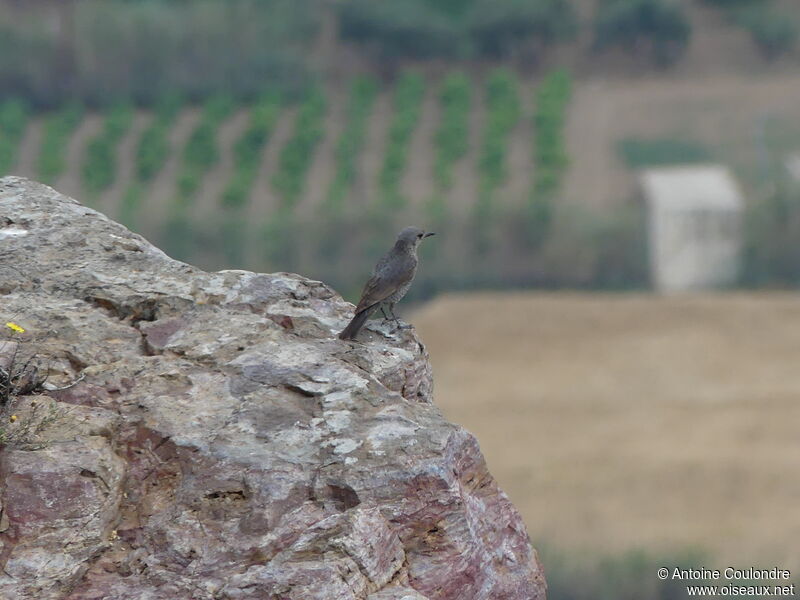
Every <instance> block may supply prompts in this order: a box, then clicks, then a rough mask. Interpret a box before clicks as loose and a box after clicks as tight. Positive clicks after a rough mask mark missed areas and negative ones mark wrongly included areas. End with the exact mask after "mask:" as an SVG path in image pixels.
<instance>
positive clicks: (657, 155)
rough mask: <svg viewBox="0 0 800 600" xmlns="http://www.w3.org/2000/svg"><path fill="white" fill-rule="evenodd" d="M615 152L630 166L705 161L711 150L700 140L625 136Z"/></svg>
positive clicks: (708, 157)
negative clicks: (647, 138)
mask: <svg viewBox="0 0 800 600" xmlns="http://www.w3.org/2000/svg"><path fill="white" fill-rule="evenodd" d="M617 152H618V153H619V155H620V156H621V157H622V159H623V160H624V161H625V164H627V165H628V166H629V167H631V168H639V167H649V166H658V165H676V164H691V163H700V162H706V161H708V160H710V159H711V158H712V155H711V151H710V150H709V149H708V148H707V147H706V146H704V145H703V144H701V143H700V142H696V141H692V140H681V139H675V138H654V139H649V140H645V139H641V138H625V139H623V140H620V141H619V142H618V143H617Z"/></svg>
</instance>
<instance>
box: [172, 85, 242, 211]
mask: <svg viewBox="0 0 800 600" xmlns="http://www.w3.org/2000/svg"><path fill="white" fill-rule="evenodd" d="M235 108H236V103H235V102H234V100H233V98H231V97H230V96H227V95H216V96H212V97H211V98H209V99H208V100H207V101H206V103H205V104H204V105H203V112H202V115H201V116H200V122H199V123H198V124H197V126H196V127H195V128H194V131H192V133H191V135H190V136H189V141H188V142H186V146H185V147H184V149H183V165H182V167H181V171H180V174H179V175H178V192H179V195H180V198H181V200H182V201H184V202H188V201H189V200H190V199H191V198H192V196H194V194H195V192H196V191H197V188H199V187H200V183H201V182H202V180H203V176H204V175H205V174H206V173H207V172H208V170H209V169H211V168H212V167H213V166H214V165H216V164H217V162H218V161H219V148H218V147H217V130H218V129H219V126H220V125H221V124H222V122H223V121H224V120H225V119H226V118H227V117H229V116H230V115H231V113H233V111H234V109H235Z"/></svg>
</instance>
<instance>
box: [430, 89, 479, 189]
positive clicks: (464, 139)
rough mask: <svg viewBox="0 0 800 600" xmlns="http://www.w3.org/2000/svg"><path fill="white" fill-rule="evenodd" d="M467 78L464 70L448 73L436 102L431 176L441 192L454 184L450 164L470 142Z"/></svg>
mask: <svg viewBox="0 0 800 600" xmlns="http://www.w3.org/2000/svg"><path fill="white" fill-rule="evenodd" d="M470 87H471V86H470V80H469V77H467V76H466V75H464V74H463V73H453V74H451V75H448V76H447V78H446V79H445V80H444V83H442V89H441V92H440V93H439V103H440V105H441V107H442V116H441V121H440V123H439V128H438V129H437V130H436V138H435V142H436V162H435V163H434V177H435V179H436V183H437V185H438V186H439V188H440V190H441V191H444V190H447V189H449V188H450V186H451V185H452V183H453V165H454V164H455V162H456V161H457V160H458V159H460V158H461V157H463V156H464V155H465V154H466V153H467V148H468V145H469V107H470Z"/></svg>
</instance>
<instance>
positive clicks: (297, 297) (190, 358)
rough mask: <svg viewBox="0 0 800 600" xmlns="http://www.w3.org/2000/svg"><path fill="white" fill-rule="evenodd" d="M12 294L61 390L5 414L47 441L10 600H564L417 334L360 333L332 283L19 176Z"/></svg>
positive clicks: (3, 468) (6, 533)
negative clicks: (171, 249)
mask: <svg viewBox="0 0 800 600" xmlns="http://www.w3.org/2000/svg"><path fill="white" fill-rule="evenodd" d="M0 299H1V300H2V315H0V317H2V319H3V322H5V321H6V320H13V321H15V322H16V323H18V324H19V325H21V326H22V327H24V328H25V329H26V332H25V333H23V334H17V335H15V337H16V341H17V342H18V343H19V348H20V352H21V355H24V354H25V353H26V352H27V353H28V354H30V353H32V352H35V353H36V354H37V355H38V356H39V357H41V359H42V360H43V361H46V362H49V371H50V379H49V381H48V382H47V383H46V385H45V387H46V388H47V387H48V386H49V388H50V390H51V391H49V392H44V393H42V394H39V395H27V396H24V397H20V398H18V399H17V401H16V403H15V405H14V407H13V410H14V412H15V413H16V415H17V416H18V420H17V421H16V422H14V423H9V419H8V417H9V413H8V408H9V407H6V411H5V417H4V418H5V419H6V425H5V427H6V428H7V429H9V430H12V429H13V428H14V427H18V426H19V424H20V423H27V426H29V427H31V432H32V433H31V437H30V439H29V442H31V443H27V444H16V445H7V446H6V447H5V448H4V449H3V450H2V453H0V477H2V480H0V486H2V487H1V488H0V500H2V511H3V512H2V519H0V529H2V533H0V567H2V568H1V569H0V597H3V598H9V599H11V598H13V599H28V598H30V599H34V598H35V599H36V600H45V599H69V600H90V599H91V600H100V599H104V600H137V599H141V600H145V599H148V600H150V599H153V600H155V599H164V598H169V599H193V600H202V599H242V600H244V599H256V598H265V599H275V600H277V599H280V600H289V599H298V600H300V599H302V600H314V599H319V600H353V599H359V600H360V599H367V598H368V599H370V600H392V599H395V600H401V599H406V600H409V599H410V600H422V599H426V598H427V599H430V600H433V599H451V598H452V599H455V598H469V599H474V600H478V599H487V600H488V599H492V600H503V599H508V600H511V599H526V600H528V599H537V598H544V589H545V585H544V580H543V577H542V572H541V568H540V566H539V563H538V560H537V557H536V553H535V551H534V550H533V549H532V548H531V546H530V542H529V540H528V536H527V534H526V531H525V527H524V525H523V523H522V520H521V519H520V516H519V514H518V513H517V511H516V510H515V509H514V507H513V506H512V505H511V503H510V502H509V500H508V498H507V497H506V495H505V494H504V493H503V492H502V491H500V490H499V489H498V487H497V484H496V483H495V481H494V479H493V478H492V476H491V475H490V474H489V472H488V471H487V469H486V464H485V463H484V460H483V458H482V456H481V453H480V450H479V448H478V444H477V442H476V441H475V439H474V438H473V437H472V436H471V435H470V434H468V433H467V432H465V431H464V430H463V429H461V428H459V427H457V426H455V425H453V424H451V423H448V422H447V421H445V420H444V419H443V418H442V415H441V414H440V413H439V411H438V410H437V408H436V406H434V405H433V404H432V403H431V387H432V383H431V370H430V364H429V362H428V356H427V353H426V351H425V347H424V345H423V344H422V342H421V341H420V340H419V339H418V338H417V337H416V335H415V334H414V333H413V331H411V330H405V331H403V332H401V333H394V332H392V330H391V329H389V328H382V327H381V326H379V325H375V326H371V327H369V328H368V329H367V330H365V332H364V334H363V337H364V339H365V341H364V342H363V343H350V342H342V341H340V340H338V339H337V338H336V337H335V335H334V333H335V332H336V331H338V330H340V329H341V328H342V327H343V326H344V325H345V324H346V322H347V319H348V317H349V316H350V315H351V314H352V305H350V304H348V303H347V302H344V301H343V300H342V299H341V298H340V297H339V296H338V295H337V294H336V293H334V292H333V291H331V290H330V289H329V288H328V287H326V286H325V285H324V284H322V283H319V282H317V281H310V280H308V279H304V278H303V277H299V276H297V275H292V274H288V273H275V274H268V275H265V274H258V273H249V272H244V271H223V272H220V273H206V272H203V271H201V270H199V269H196V268H194V267H191V266H189V265H186V264H183V263H180V262H177V261H175V260H172V259H170V258H169V257H167V256H166V255H164V254H163V253H162V252H161V251H160V250H158V249H156V248H154V247H153V246H151V245H150V244H149V243H148V242H146V241H145V240H144V239H142V238H141V237H140V236H138V235H135V234H133V233H131V232H129V231H128V230H126V229H125V228H124V227H122V226H121V225H119V224H117V223H115V222H113V221H111V220H109V219H107V218H106V217H104V216H103V215H101V214H99V213H97V212H96V211H94V210H91V209H89V208H86V207H84V206H82V205H80V204H79V203H78V202H76V201H74V200H72V199H69V198H66V197H64V196H62V195H60V194H58V193H57V192H55V191H53V190H52V189H50V188H48V187H46V186H44V185H40V184H37V183H33V182H30V181H27V180H25V179H21V178H16V177H7V178H4V179H0ZM10 335H12V333H11V332H10V330H6V334H3V336H4V337H5V338H8V337H9V336H10ZM18 358H19V357H18ZM80 377H83V379H82V380H81V381H79V383H77V384H76V385H74V386H72V387H68V388H67V389H61V390H57V389H54V388H57V387H64V386H67V385H69V384H70V383H71V382H74V381H75V380H77V379H79V378H80ZM37 423H40V424H41V427H40V429H41V431H40V432H39V433H36V432H35V430H36V429H37V427H35V425H36V424H37Z"/></svg>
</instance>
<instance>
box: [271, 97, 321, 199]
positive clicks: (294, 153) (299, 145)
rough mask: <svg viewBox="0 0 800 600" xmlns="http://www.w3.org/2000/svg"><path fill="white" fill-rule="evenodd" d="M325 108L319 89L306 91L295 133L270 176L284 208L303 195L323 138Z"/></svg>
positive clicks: (282, 151) (282, 150)
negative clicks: (315, 154)
mask: <svg viewBox="0 0 800 600" xmlns="http://www.w3.org/2000/svg"><path fill="white" fill-rule="evenodd" d="M326 108H327V106H326V101H325V96H324V94H323V92H322V90H320V89H314V90H312V91H311V92H309V94H308V95H307V96H306V98H305V100H304V101H303V102H302V104H301V105H300V108H299V109H298V113H297V119H296V120H295V124H294V133H293V134H292V137H291V138H290V139H289V140H288V141H287V142H286V145H285V146H284V147H283V148H282V149H281V154H280V158H279V164H278V171H277V172H276V173H275V175H274V176H273V177H272V185H273V186H274V187H275V190H276V191H277V192H278V193H279V194H280V195H281V199H282V205H283V207H285V208H287V209H289V208H292V207H293V206H294V205H295V204H296V203H297V200H298V198H299V197H300V195H301V194H302V193H303V189H304V186H305V179H306V175H307V173H308V169H309V168H311V161H312V160H313V159H314V150H315V149H316V147H317V144H318V143H319V141H320V140H321V139H322V135H323V121H324V118H325V111H326Z"/></svg>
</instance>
